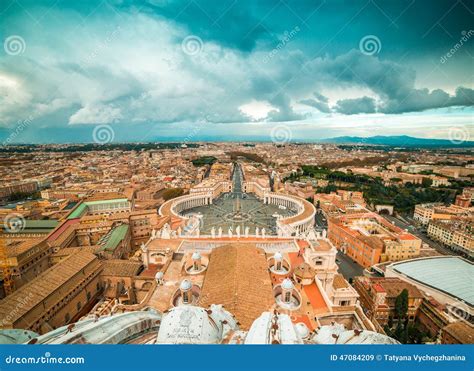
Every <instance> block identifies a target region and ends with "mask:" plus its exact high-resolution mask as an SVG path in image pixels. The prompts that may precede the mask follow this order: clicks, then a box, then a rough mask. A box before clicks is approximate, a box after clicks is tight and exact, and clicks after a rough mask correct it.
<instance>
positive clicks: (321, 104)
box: [300, 99, 331, 113]
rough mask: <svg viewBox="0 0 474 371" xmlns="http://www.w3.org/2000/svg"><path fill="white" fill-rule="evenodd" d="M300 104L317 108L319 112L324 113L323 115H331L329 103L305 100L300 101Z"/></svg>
mask: <svg viewBox="0 0 474 371" xmlns="http://www.w3.org/2000/svg"><path fill="white" fill-rule="evenodd" d="M300 103H301V104H305V105H307V106H310V107H314V108H316V109H317V110H319V111H320V112H323V113H330V112H331V109H330V108H329V106H328V104H327V103H325V102H321V101H317V100H315V99H303V100H300Z"/></svg>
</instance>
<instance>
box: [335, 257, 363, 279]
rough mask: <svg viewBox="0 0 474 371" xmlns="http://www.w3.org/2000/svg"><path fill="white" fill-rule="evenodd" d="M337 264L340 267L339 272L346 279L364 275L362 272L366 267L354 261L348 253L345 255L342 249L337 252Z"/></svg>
mask: <svg viewBox="0 0 474 371" xmlns="http://www.w3.org/2000/svg"><path fill="white" fill-rule="evenodd" d="M336 264H337V266H338V268H339V273H341V274H342V275H343V276H344V278H345V279H346V280H349V278H354V277H356V276H362V275H363V273H362V272H363V271H364V268H363V267H362V266H360V265H359V264H357V263H356V262H354V261H353V260H352V259H351V258H349V257H348V256H347V255H344V254H343V253H342V252H341V251H338V252H337V255H336Z"/></svg>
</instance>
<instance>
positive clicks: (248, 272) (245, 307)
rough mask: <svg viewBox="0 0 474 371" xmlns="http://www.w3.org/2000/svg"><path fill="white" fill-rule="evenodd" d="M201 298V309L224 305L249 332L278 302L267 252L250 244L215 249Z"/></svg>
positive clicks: (211, 256)
mask: <svg viewBox="0 0 474 371" xmlns="http://www.w3.org/2000/svg"><path fill="white" fill-rule="evenodd" d="M200 297H201V299H200V303H199V305H200V306H202V307H207V306H209V305H211V304H223V305H224V307H225V309H226V310H228V311H229V312H231V313H232V314H234V315H235V317H236V318H237V320H238V321H239V322H240V324H241V328H242V329H244V330H248V329H249V328H250V325H251V324H252V322H253V321H254V320H255V319H256V318H257V317H258V316H260V314H262V312H264V311H268V310H270V309H271V307H272V305H273V304H274V303H275V300H274V298H273V290H272V284H271V278H270V275H269V272H268V265H267V260H266V258H265V253H264V251H263V250H262V249H260V248H257V247H256V246H252V245H249V244H245V245H244V244H232V245H227V246H223V247H218V248H215V249H214V250H213V251H212V253H211V255H210V260H209V266H208V268H207V273H206V276H205V278H204V284H203V287H202V292H201V295H200Z"/></svg>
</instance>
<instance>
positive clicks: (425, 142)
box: [321, 135, 474, 147]
mask: <svg viewBox="0 0 474 371" xmlns="http://www.w3.org/2000/svg"><path fill="white" fill-rule="evenodd" d="M321 142H322V143H335V144H368V145H381V146H394V147H474V142H473V141H464V142H457V141H451V140H449V139H426V138H415V137H410V136H408V135H399V136H383V135H377V136H373V137H367V138H364V137H350V136H344V137H336V138H328V139H321Z"/></svg>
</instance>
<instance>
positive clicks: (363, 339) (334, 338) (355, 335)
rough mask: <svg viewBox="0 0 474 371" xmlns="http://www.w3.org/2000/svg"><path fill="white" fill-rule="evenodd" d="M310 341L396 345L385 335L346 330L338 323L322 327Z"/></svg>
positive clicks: (395, 342) (393, 340)
mask: <svg viewBox="0 0 474 371" xmlns="http://www.w3.org/2000/svg"><path fill="white" fill-rule="evenodd" d="M311 340H312V342H314V343H316V344H398V341H396V340H395V339H392V338H391V337H389V336H387V335H383V334H379V333H377V332H373V331H367V330H346V329H345V328H344V325H342V324H339V323H335V324H334V325H330V326H322V327H321V328H319V329H318V331H317V333H316V335H314V336H313V338H312V339H311Z"/></svg>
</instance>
